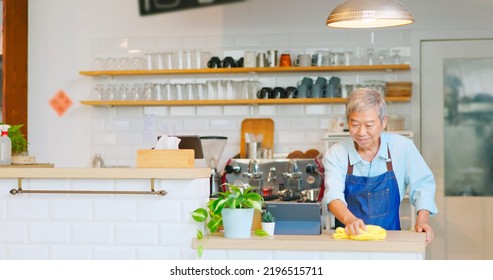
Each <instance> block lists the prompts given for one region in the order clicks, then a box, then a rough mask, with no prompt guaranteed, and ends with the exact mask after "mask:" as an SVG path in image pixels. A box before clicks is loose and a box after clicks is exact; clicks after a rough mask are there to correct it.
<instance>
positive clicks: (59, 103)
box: [49, 90, 72, 117]
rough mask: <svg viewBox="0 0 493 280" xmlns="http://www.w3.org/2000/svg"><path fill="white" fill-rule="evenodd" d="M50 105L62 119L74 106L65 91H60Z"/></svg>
mask: <svg viewBox="0 0 493 280" xmlns="http://www.w3.org/2000/svg"><path fill="white" fill-rule="evenodd" d="M49 103H50V106H51V108H53V110H55V112H56V113H57V114H58V116H60V117H61V116H62V115H63V114H64V113H65V112H66V111H67V110H68V109H69V108H70V106H72V100H71V99H70V97H68V95H67V94H66V93H65V92H64V91H63V90H59V91H58V92H57V93H56V94H55V96H53V97H52V98H51V99H50V102H49Z"/></svg>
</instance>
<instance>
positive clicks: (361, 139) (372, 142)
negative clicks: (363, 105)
mask: <svg viewBox="0 0 493 280" xmlns="http://www.w3.org/2000/svg"><path fill="white" fill-rule="evenodd" d="M386 125H387V117H385V118H384V120H383V122H381V121H380V118H379V117H378V109H377V108H376V107H375V108H373V109H371V110H368V111H363V112H353V113H351V114H349V119H348V128H349V134H350V135H351V138H352V139H353V141H354V142H356V144H357V145H358V147H360V148H362V149H370V148H378V145H379V139H380V133H382V130H384V129H385V126H386Z"/></svg>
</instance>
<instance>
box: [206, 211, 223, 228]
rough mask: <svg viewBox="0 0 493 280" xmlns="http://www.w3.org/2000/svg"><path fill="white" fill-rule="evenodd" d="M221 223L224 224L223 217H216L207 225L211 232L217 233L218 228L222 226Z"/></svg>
mask: <svg viewBox="0 0 493 280" xmlns="http://www.w3.org/2000/svg"><path fill="white" fill-rule="evenodd" d="M221 222H222V218H221V216H219V215H215V216H213V217H212V218H211V220H210V221H209V222H208V223H207V228H209V230H210V232H216V231H217V228H218V227H219V226H220V225H221Z"/></svg>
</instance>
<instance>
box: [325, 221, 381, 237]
mask: <svg viewBox="0 0 493 280" xmlns="http://www.w3.org/2000/svg"><path fill="white" fill-rule="evenodd" d="M359 230H360V234H358V235H354V234H349V235H348V234H346V230H345V229H344V228H343V227H338V228H336V232H335V233H334V234H333V235H332V236H333V237H334V238H335V239H352V240H383V239H385V237H387V231H386V230H385V229H384V228H382V227H380V226H374V225H366V231H364V230H362V229H359Z"/></svg>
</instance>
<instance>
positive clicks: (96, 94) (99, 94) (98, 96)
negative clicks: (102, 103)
mask: <svg viewBox="0 0 493 280" xmlns="http://www.w3.org/2000/svg"><path fill="white" fill-rule="evenodd" d="M103 92H104V85H103V84H96V85H94V88H93V89H92V96H93V98H94V99H95V100H103V95H104V93H103Z"/></svg>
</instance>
